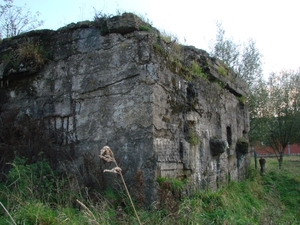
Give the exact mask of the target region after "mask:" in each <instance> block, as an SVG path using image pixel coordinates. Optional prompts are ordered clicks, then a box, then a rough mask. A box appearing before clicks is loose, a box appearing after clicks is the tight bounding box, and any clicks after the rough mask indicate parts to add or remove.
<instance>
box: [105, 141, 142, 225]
mask: <svg viewBox="0 0 300 225" xmlns="http://www.w3.org/2000/svg"><path fill="white" fill-rule="evenodd" d="M100 158H101V159H103V160H104V161H105V162H113V163H114V164H115V167H114V168H112V169H110V170H107V169H106V170H104V171H103V172H108V173H116V174H119V175H120V176H121V179H122V182H123V185H124V187H125V190H126V193H127V195H128V198H129V200H130V203H131V205H132V208H133V211H134V213H135V216H136V218H137V220H138V222H139V224H140V225H141V224H142V223H141V221H140V218H139V216H138V214H137V211H136V209H135V206H134V204H133V201H132V199H131V195H130V193H129V191H128V188H127V185H126V183H125V180H124V177H123V175H122V169H121V168H120V167H119V166H118V164H117V162H116V160H115V157H114V153H113V151H112V150H111V149H110V147H108V146H104V147H103V148H102V149H101V150H100Z"/></svg>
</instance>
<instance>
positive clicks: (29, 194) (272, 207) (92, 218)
mask: <svg viewBox="0 0 300 225" xmlns="http://www.w3.org/2000/svg"><path fill="white" fill-rule="evenodd" d="M24 160H25V159H17V160H15V161H14V162H13V169H12V170H11V173H10V174H9V177H8V180H7V182H5V183H1V186H0V190H1V191H0V201H1V202H2V203H3V205H4V206H5V208H6V209H7V211H8V212H9V214H10V215H11V216H12V218H13V220H14V221H15V222H16V224H26V225H30V224H44V225H47V224H72V225H74V224H136V218H135V216H134V213H133V212H132V210H130V208H131V207H130V205H127V206H126V205H122V204H121V203H120V204H112V203H111V199H110V198H111V195H112V194H111V193H112V190H107V192H106V193H105V194H104V193H103V195H102V194H100V193H98V192H93V197H91V196H90V195H89V193H91V192H86V193H84V192H74V191H70V190H71V187H70V186H71V184H70V183H69V180H68V178H67V177H64V178H59V177H60V176H58V174H57V173H56V172H55V171H52V170H51V168H50V167H49V165H48V163H47V162H46V161H41V162H36V163H33V164H26V161H24ZM266 160H267V164H266V166H267V169H266V173H265V175H264V176H260V175H259V171H258V170H255V169H254V168H252V169H251V171H250V176H249V179H247V180H245V181H242V182H230V183H229V184H228V185H224V186H223V187H222V188H220V189H219V190H217V191H208V190H206V191H199V192H197V193H195V194H194V195H193V196H191V197H183V196H184V195H180V199H177V200H176V199H175V200H176V201H171V200H172V199H170V194H172V193H167V191H164V190H161V193H165V195H168V198H163V199H165V201H166V199H167V201H168V203H170V204H169V205H168V207H167V208H166V207H158V206H157V205H155V204H154V205H153V206H152V207H151V209H150V210H144V209H141V208H139V209H138V214H139V216H140V220H141V222H142V224H274V225H275V224H276V225H277V224H300V214H299V212H300V174H299V168H300V156H293V157H285V158H284V163H283V169H282V170H279V169H278V162H277V160H276V159H275V158H267V159H266ZM162 181H163V182H162ZM166 181H168V180H164V179H163V178H161V179H160V183H166V184H168V183H170V182H166ZM171 181H172V182H171V184H172V185H171V186H172V187H173V186H174V187H180V188H178V190H182V189H183V187H182V185H184V183H182V182H177V181H176V180H171ZM164 187H165V188H166V189H168V188H170V185H160V188H164ZM174 187H173V189H174ZM173 189H172V188H171V189H170V190H173ZM176 190H177V189H176ZM177 194H178V193H177ZM121 196H123V198H124V196H126V195H124V194H121ZM165 197H166V196H165ZM173 197H174V198H176V197H178V195H174V196H173ZM76 200H79V201H80V203H82V204H83V205H81V204H78V202H77V201H76ZM113 201H115V199H113ZM120 201H121V200H120ZM125 201H127V200H125ZM165 203H166V202H165ZM171 204H177V205H176V207H172V205H171ZM160 205H161V206H164V205H165V204H160ZM83 206H84V207H83ZM0 224H14V223H13V221H12V220H11V219H10V217H9V215H8V214H7V212H5V210H4V209H0Z"/></svg>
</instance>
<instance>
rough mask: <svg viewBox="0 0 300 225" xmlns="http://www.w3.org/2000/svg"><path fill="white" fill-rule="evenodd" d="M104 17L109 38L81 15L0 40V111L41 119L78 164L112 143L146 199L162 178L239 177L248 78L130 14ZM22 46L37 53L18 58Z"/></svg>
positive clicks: (200, 184)
mask: <svg viewBox="0 0 300 225" xmlns="http://www.w3.org/2000/svg"><path fill="white" fill-rule="evenodd" d="M104 22H106V23H104V25H103V23H102V25H101V26H105V28H106V29H107V34H105V35H104V34H103V33H101V32H100V31H101V29H102V28H103V27H100V28H101V29H100V28H99V27H97V26H95V25H94V23H92V22H82V23H78V24H71V25H69V26H67V27H64V28H61V29H59V30H57V31H51V30H42V31H33V32H30V33H26V34H23V35H21V36H17V37H14V38H12V39H9V40H8V39H6V40H3V42H2V44H1V45H0V58H1V61H0V82H1V89H0V90H1V104H2V110H4V111H9V110H12V109H18V110H19V111H20V114H26V115H29V116H31V117H32V118H34V119H36V120H41V119H43V120H47V121H48V122H49V123H48V124H49V128H51V129H53V130H58V131H60V132H62V133H63V135H62V139H63V140H62V142H61V144H62V147H63V148H64V149H65V150H66V151H69V152H70V154H72V156H73V158H74V160H75V162H76V166H77V167H78V168H81V171H84V166H83V158H82V157H83V154H84V153H87V152H89V153H91V154H92V155H94V156H95V159H96V160H98V155H99V150H100V149H101V148H102V147H103V146H105V145H108V146H110V148H111V149H112V150H113V151H114V154H115V156H116V159H118V160H119V162H120V163H119V164H120V165H121V167H122V169H123V172H124V173H125V174H124V175H125V179H127V180H128V181H130V179H133V177H134V176H135V174H136V173H137V171H142V172H143V176H144V179H145V184H146V186H145V193H146V196H147V197H148V201H149V202H151V201H153V200H154V199H155V193H156V179H157V178H158V177H160V176H162V177H173V178H178V179H187V182H188V185H187V190H188V191H189V192H192V191H195V190H197V189H199V188H212V189H215V188H217V187H218V185H220V184H222V183H224V182H227V181H228V180H229V179H232V180H240V179H243V178H244V177H245V176H246V172H247V169H248V166H249V162H250V160H249V154H248V153H247V151H237V149H236V145H237V141H238V139H240V138H243V139H244V140H246V141H247V140H248V137H247V132H248V131H249V118H248V110H247V107H246V106H245V105H244V103H243V98H244V97H245V96H246V95H247V85H246V84H245V83H244V82H243V81H241V80H240V79H239V78H238V77H237V76H236V75H235V74H234V73H233V72H232V71H231V70H230V69H229V68H227V67H226V66H225V65H224V64H223V63H222V62H221V61H219V60H218V59H215V58H211V57H210V56H209V55H208V54H207V53H206V52H205V51H203V50H199V49H196V48H194V47H192V46H181V45H179V44H177V43H174V42H172V41H168V40H167V39H166V38H164V37H162V36H161V35H160V34H159V32H158V31H157V30H156V29H155V28H152V27H151V26H150V25H147V24H146V25H147V26H148V27H147V26H146V25H145V23H144V22H142V21H141V20H140V19H139V18H138V17H136V16H135V15H133V14H123V16H118V17H114V18H111V19H108V20H107V21H104ZM26 45H28V46H31V45H32V46H33V49H34V46H36V47H39V48H40V49H42V50H40V51H37V53H36V55H28V56H22V55H21V53H20V52H21V50H22V46H26ZM28 51H30V50H28ZM32 51H34V50H32ZM39 57H40V58H43V57H44V61H41V60H42V59H40V61H38V58H39ZM218 144H219V145H218ZM212 145H214V147H212ZM216 146H217V147H216ZM218 146H219V147H218ZM216 148H221V149H216ZM99 163H101V162H100V159H99Z"/></svg>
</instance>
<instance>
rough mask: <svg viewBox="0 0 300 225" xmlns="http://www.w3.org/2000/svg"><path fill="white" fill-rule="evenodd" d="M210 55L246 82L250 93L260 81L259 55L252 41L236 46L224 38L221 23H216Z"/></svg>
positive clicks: (231, 40) (229, 39)
mask: <svg viewBox="0 0 300 225" xmlns="http://www.w3.org/2000/svg"><path fill="white" fill-rule="evenodd" d="M210 49H211V50H210V51H211V55H212V56H214V57H216V58H219V59H221V60H222V61H223V62H224V63H225V64H227V66H229V67H230V68H232V69H233V70H234V71H235V72H236V74H237V75H238V76H240V77H241V78H242V79H243V80H245V81H246V82H247V84H248V85H249V88H250V92H251V91H252V89H253V88H254V87H253V86H254V85H257V83H259V82H261V80H262V67H261V65H262V62H261V54H260V52H259V50H258V49H257V47H256V43H255V41H254V40H252V39H249V40H248V42H245V43H243V44H237V43H235V42H234V41H233V39H231V38H227V37H226V36H225V30H224V28H223V27H222V23H220V22H217V34H216V39H215V40H214V41H213V44H212V46H211V47H210Z"/></svg>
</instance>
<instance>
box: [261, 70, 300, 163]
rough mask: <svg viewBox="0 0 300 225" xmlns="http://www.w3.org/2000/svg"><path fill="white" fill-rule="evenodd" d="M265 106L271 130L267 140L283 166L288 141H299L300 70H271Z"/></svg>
mask: <svg viewBox="0 0 300 225" xmlns="http://www.w3.org/2000/svg"><path fill="white" fill-rule="evenodd" d="M267 102H268V104H266V105H265V106H264V108H265V110H264V112H265V115H264V117H265V118H267V126H268V133H267V134H266V136H265V143H266V144H267V145H268V146H270V147H271V148H272V150H273V153H274V154H275V155H276V156H277V159H278V162H279V168H281V167H282V162H283V155H284V152H285V150H286V147H287V146H288V144H296V143H297V144H299V143H300V140H299V133H300V126H299V125H300V112H299V109H300V71H282V72H280V73H278V74H274V73H273V74H271V75H270V76H269V82H268V96H267Z"/></svg>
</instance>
